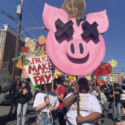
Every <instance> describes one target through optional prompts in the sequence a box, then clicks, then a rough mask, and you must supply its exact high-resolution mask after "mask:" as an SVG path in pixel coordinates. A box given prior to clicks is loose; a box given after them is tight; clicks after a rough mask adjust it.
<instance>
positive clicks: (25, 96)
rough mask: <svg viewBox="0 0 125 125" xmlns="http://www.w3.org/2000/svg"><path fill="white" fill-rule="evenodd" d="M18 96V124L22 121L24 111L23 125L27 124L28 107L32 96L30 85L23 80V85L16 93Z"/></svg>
mask: <svg viewBox="0 0 125 125" xmlns="http://www.w3.org/2000/svg"><path fill="white" fill-rule="evenodd" d="M16 98H17V103H18V106H17V125H20V123H21V112H22V125H25V119H26V112H27V108H28V101H29V100H30V99H31V98H32V94H31V92H30V89H29V86H28V85H27V83H26V82H22V86H21V88H20V89H19V91H18V92H17V93H16Z"/></svg>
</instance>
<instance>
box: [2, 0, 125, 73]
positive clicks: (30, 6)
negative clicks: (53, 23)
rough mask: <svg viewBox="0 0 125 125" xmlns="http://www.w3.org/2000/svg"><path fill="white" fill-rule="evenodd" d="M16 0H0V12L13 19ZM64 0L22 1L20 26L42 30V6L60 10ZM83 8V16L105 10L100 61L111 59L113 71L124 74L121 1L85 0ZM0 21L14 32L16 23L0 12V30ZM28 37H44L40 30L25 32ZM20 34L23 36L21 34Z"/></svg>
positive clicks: (124, 3) (124, 0)
mask: <svg viewBox="0 0 125 125" xmlns="http://www.w3.org/2000/svg"><path fill="white" fill-rule="evenodd" d="M19 1H20V0H0V9H3V10H5V11H6V12H8V13H9V14H11V15H12V16H13V17H15V18H16V17H17V16H16V5H17V4H18V3H19ZM63 1H64V0H24V8H23V19H22V26H23V28H24V29H27V28H30V27H42V26H43V23H42V11H43V7H44V3H45V2H46V3H48V4H50V5H53V6H56V7H61V5H62V3H63ZM86 5H87V9H86V12H85V15H86V14H87V13H90V12H96V11H101V10H104V9H107V13H108V17H109V22H110V27H109V29H108V31H107V32H106V33H105V34H104V39H105V43H106V55H105V59H104V61H105V62H107V61H109V60H111V59H115V60H117V62H118V67H117V68H116V69H114V71H124V72H125V13H124V12H125V7H124V6H125V0H86ZM1 21H3V22H5V23H6V24H10V25H11V27H13V28H14V29H17V24H16V23H14V22H13V21H12V20H11V19H9V18H7V17H6V16H4V15H2V14H1V13H0V28H2V27H3V24H2V23H1ZM28 34H29V35H30V36H32V37H33V38H35V39H38V37H39V36H40V35H42V34H43V35H45V36H47V32H46V31H44V30H32V31H28ZM22 35H24V36H27V35H26V34H25V33H23V34H22Z"/></svg>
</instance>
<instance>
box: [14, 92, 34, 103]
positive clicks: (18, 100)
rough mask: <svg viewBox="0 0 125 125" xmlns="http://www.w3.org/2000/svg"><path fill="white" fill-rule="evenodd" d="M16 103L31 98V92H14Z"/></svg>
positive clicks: (24, 101)
mask: <svg viewBox="0 0 125 125" xmlns="http://www.w3.org/2000/svg"><path fill="white" fill-rule="evenodd" d="M16 98H17V103H21V104H25V103H27V102H28V101H29V100H30V99H31V98H32V93H31V92H30V91H28V93H27V94H25V95H23V93H22V91H21V92H19V91H18V92H17V94H16Z"/></svg>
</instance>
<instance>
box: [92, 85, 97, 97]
mask: <svg viewBox="0 0 125 125" xmlns="http://www.w3.org/2000/svg"><path fill="white" fill-rule="evenodd" d="M97 90H98V86H95V85H93V89H92V92H91V94H92V95H94V96H96V97H98V92H97Z"/></svg>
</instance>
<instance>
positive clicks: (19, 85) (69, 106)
mask: <svg viewBox="0 0 125 125" xmlns="http://www.w3.org/2000/svg"><path fill="white" fill-rule="evenodd" d="M29 83H30V79H26V80H25V81H21V80H20V79H17V80H16V81H15V87H14V88H13V89H12V91H11V92H10V94H11V96H12V103H11V108H10V111H9V118H11V117H12V116H14V117H16V118H17V125H20V124H21V125H25V121H26V120H25V119H26V116H27V115H26V113H27V109H28V102H29V101H30V100H31V99H32V100H33V109H34V111H35V112H37V114H38V115H37V118H36V125H78V124H80V125H95V124H97V125H102V117H107V112H109V110H111V111H112V112H111V113H112V120H113V122H114V125H124V124H125V122H124V121H123V120H124V119H123V118H124V117H123V115H124V114H125V86H121V87H119V84H117V83H110V84H108V85H107V86H105V85H103V86H100V85H97V84H96V83H95V82H92V81H90V82H89V81H88V80H87V79H86V78H83V77H81V78H79V79H78V80H77V83H75V82H74V81H73V82H72V85H71V86H70V87H69V86H68V81H66V79H65V77H63V76H60V77H58V78H55V79H54V89H53V88H52V84H51V83H48V84H44V85H40V86H39V88H40V90H39V92H38V91H37V92H36V93H35V95H34V94H33V93H32V92H31V87H30V85H29ZM14 109H15V110H14ZM13 110H14V113H13V114H12V112H13ZM122 114H123V115H122ZM121 121H122V122H121Z"/></svg>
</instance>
